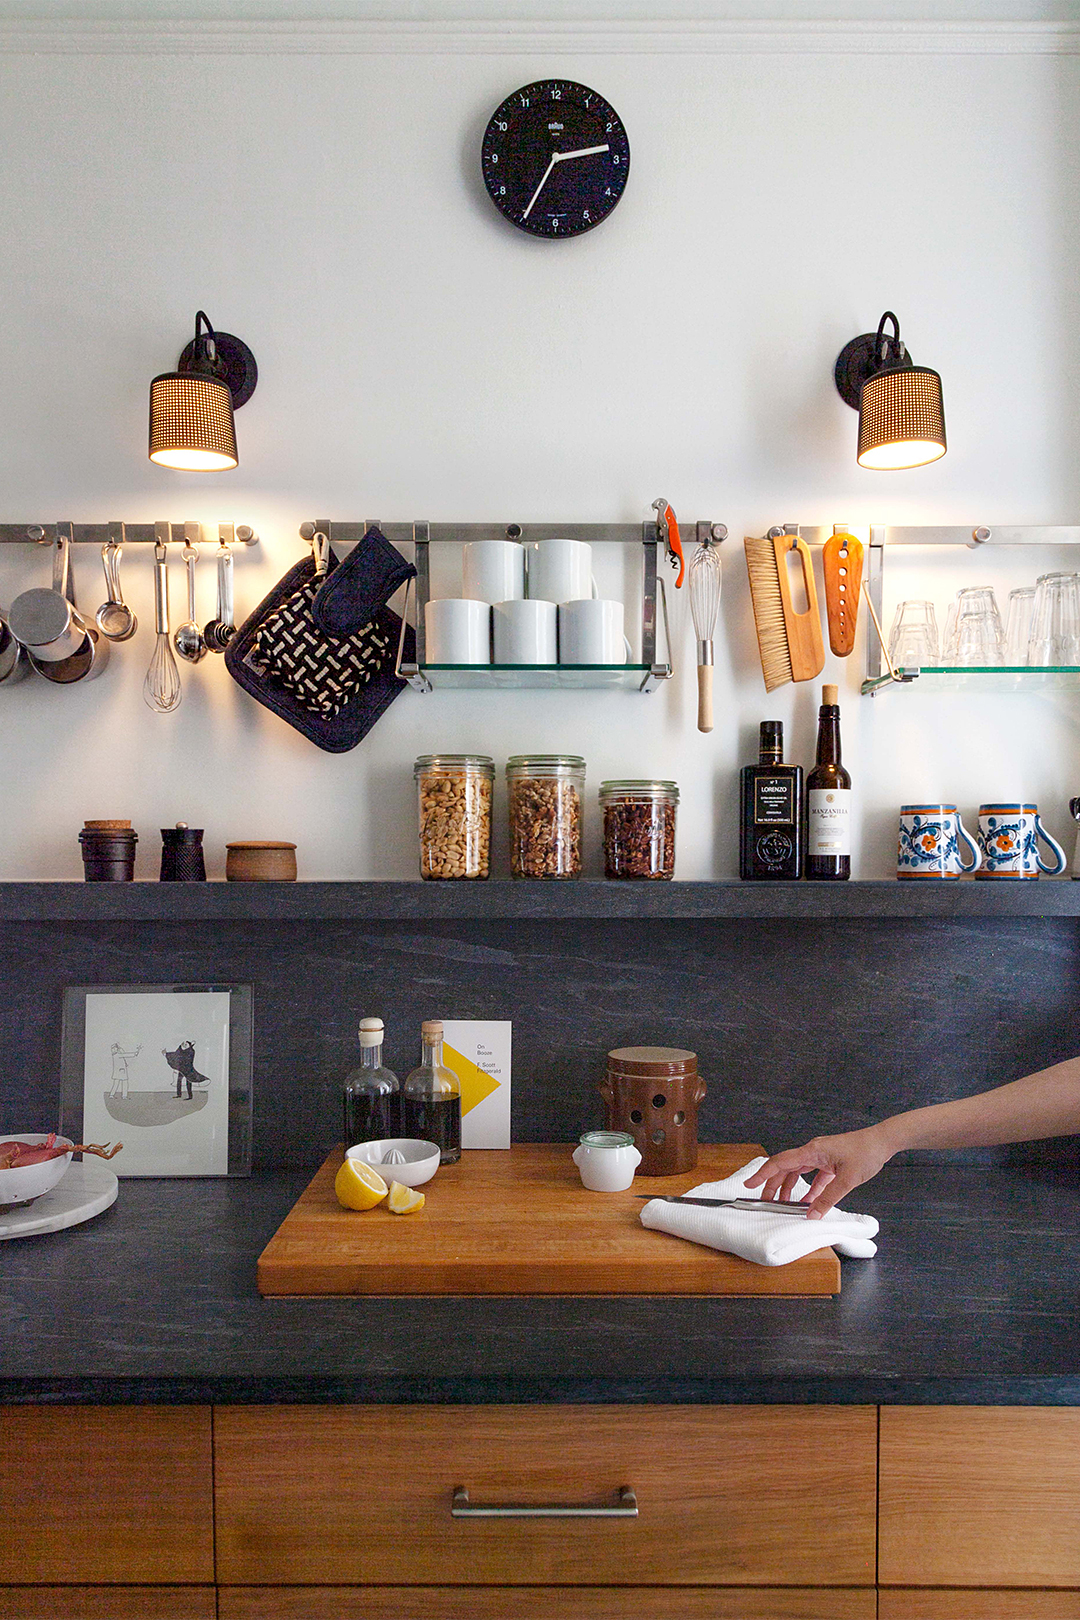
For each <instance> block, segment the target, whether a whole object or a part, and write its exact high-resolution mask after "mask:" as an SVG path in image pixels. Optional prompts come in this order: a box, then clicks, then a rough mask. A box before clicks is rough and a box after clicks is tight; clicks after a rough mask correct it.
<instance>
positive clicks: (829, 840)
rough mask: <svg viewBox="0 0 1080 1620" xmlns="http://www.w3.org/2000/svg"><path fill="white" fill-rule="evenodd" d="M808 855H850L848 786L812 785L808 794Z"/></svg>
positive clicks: (849, 797) (849, 790)
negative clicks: (815, 786) (814, 786)
mask: <svg viewBox="0 0 1080 1620" xmlns="http://www.w3.org/2000/svg"><path fill="white" fill-rule="evenodd" d="M807 799H808V801H809V805H808V809H809V816H808V818H807V819H808V822H809V825H808V826H807V829H806V832H807V854H809V855H850V854H851V789H850V788H813V789H811V791H810V792H809V793H808V794H807Z"/></svg>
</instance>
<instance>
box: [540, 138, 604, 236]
mask: <svg viewBox="0 0 1080 1620" xmlns="http://www.w3.org/2000/svg"><path fill="white" fill-rule="evenodd" d="M610 150H611V147H610V144H609V143H608V142H607V141H605V142H604V144H603V146H581V147H579V148H578V150H577V151H576V152H552V154H551V161H550V163H549V164H548V166H547V168H546V169H545V170H544V173H543V175H542V176H541V179H540V184H539V185H538V186H537V188H536V190H535V191H534V192H533V194H532V196H531V197H530V199H529V206H528V208H526V210H525V212H524V213H523V214H522V216H521V217H522V219H528V217H529V215H530V214H531V213H532V210H533V203H534V202H535V201H536V199H537V197H539V195H540V193H541V192H542V191H543V189H544V187H545V186H546V185H547V182H548V176H549V175H550V173H551V171H552V169H553V168H554V167H555V165H556V163H566V162H567V161H568V160H569V159H570V158H579V157H592V156H593V155H594V153H596V152H609V151H610Z"/></svg>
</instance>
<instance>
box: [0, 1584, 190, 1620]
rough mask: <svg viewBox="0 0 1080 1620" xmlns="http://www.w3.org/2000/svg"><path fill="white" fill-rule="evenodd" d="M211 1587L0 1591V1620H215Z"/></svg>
mask: <svg viewBox="0 0 1080 1620" xmlns="http://www.w3.org/2000/svg"><path fill="white" fill-rule="evenodd" d="M216 1615H217V1594H216V1593H215V1591H214V1588H213V1587H212V1586H0V1620H215V1617H216Z"/></svg>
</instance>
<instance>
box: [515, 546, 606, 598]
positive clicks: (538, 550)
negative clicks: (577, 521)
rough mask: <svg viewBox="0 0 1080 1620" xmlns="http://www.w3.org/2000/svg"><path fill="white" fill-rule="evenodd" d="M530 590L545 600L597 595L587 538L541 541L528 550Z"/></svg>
mask: <svg viewBox="0 0 1080 1620" xmlns="http://www.w3.org/2000/svg"><path fill="white" fill-rule="evenodd" d="M527 589H528V593H529V595H530V596H531V597H534V598H535V599H537V600H542V601H545V602H576V601H577V600H578V599H579V598H581V597H585V596H595V595H596V582H595V581H594V579H593V574H592V547H591V546H590V545H587V544H586V542H585V541H584V540H558V539H556V540H538V541H537V542H536V545H535V546H533V547H532V548H531V549H530V551H529V574H528V584H527Z"/></svg>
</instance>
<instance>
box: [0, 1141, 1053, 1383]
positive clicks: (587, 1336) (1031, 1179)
mask: <svg viewBox="0 0 1080 1620" xmlns="http://www.w3.org/2000/svg"><path fill="white" fill-rule="evenodd" d="M307 1179H308V1176H307V1175H306V1174H299V1173H289V1174H279V1175H273V1176H266V1175H264V1176H258V1177H255V1178H254V1179H252V1180H251V1181H247V1182H244V1181H233V1182H217V1181H174V1182H165V1181H137V1180H136V1181H127V1182H121V1187H120V1198H119V1200H118V1202H117V1203H116V1204H115V1205H114V1206H113V1208H112V1209H111V1210H109V1211H107V1212H106V1213H105V1214H103V1215H101V1216H99V1217H98V1218H97V1219H96V1220H93V1221H90V1222H88V1223H87V1224H86V1225H84V1226H81V1227H76V1228H73V1229H71V1230H69V1231H66V1232H59V1233H54V1234H51V1235H49V1236H43V1237H37V1238H24V1239H19V1240H16V1241H12V1242H8V1243H5V1244H2V1245H0V1401H6V1402H30V1401H43V1402H76V1401H98V1402H131V1403H137V1402H192V1401H195V1402H204V1401H205V1402H209V1401H221V1402H236V1401H321V1402H344V1401H379V1402H463V1401H464V1402H505V1401H522V1402H565V1401H590V1402H591V1401H623V1402H695V1403H697V1402H700V1403H710V1402H746V1403H753V1402H799V1401H826V1402H900V1403H907V1404H934V1403H971V1404H981V1405H998V1404H1018V1405H1076V1404H1080V1331H1078V1323H1080V1182H1078V1180H1077V1178H1076V1175H1075V1172H1069V1171H1064V1170H1058V1169H1052V1168H1044V1167H1040V1166H1022V1167H1016V1168H994V1169H992V1170H981V1169H978V1168H972V1167H968V1166H964V1167H957V1166H949V1167H948V1168H940V1169H939V1168H934V1169H927V1168H922V1167H918V1168H905V1169H900V1168H893V1167H890V1168H888V1169H886V1170H885V1171H884V1172H883V1173H882V1174H881V1175H880V1176H879V1177H878V1178H877V1179H876V1180H875V1181H874V1182H872V1183H870V1185H869V1186H867V1187H866V1188H864V1189H862V1190H861V1191H860V1192H859V1193H858V1194H856V1196H855V1197H854V1198H853V1199H852V1200H850V1203H851V1204H852V1207H854V1208H857V1209H862V1210H866V1211H868V1212H870V1213H872V1214H875V1215H877V1216H878V1217H879V1218H880V1220H881V1223H882V1239H881V1248H880V1252H879V1255H878V1258H877V1259H876V1260H872V1261H861V1260H848V1261H844V1263H843V1291H842V1293H841V1295H840V1297H839V1298H838V1299H833V1300H828V1299H826V1300H820V1299H760V1300H746V1299H727V1300H725V1299H717V1300H704V1299H670V1298H642V1299H633V1298H625V1297H624V1298H601V1299H594V1298H557V1299H536V1298H532V1299H529V1298H517V1299H475V1298H435V1299H431V1298H424V1299H368V1300H363V1299H356V1300H317V1299H300V1300H290V1301H285V1300H262V1299H260V1298H259V1295H258V1294H257V1292H256V1288H255V1261H256V1258H257V1256H258V1254H259V1253H260V1251H261V1250H262V1248H263V1247H264V1245H265V1244H266V1242H267V1241H268V1239H269V1238H270V1236H271V1235H272V1233H273V1232H274V1230H275V1229H276V1227H277V1226H278V1224H279V1222H280V1221H281V1219H282V1218H283V1217H284V1215H285V1213H286V1212H287V1210H288V1209H289V1208H290V1207H291V1205H292V1203H293V1202H294V1200H295V1199H296V1197H297V1196H298V1195H299V1193H300V1191H301V1189H302V1187H303V1186H304V1185H305V1183H306V1181H307Z"/></svg>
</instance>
